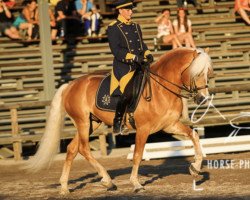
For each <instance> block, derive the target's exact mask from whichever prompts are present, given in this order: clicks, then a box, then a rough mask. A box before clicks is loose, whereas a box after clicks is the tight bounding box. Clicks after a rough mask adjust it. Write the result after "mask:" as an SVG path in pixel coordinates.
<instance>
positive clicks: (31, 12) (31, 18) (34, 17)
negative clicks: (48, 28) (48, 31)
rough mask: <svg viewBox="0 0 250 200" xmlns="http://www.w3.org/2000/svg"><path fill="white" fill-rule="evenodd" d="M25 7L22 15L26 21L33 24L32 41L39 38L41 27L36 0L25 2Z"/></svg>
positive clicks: (26, 0)
mask: <svg viewBox="0 0 250 200" xmlns="http://www.w3.org/2000/svg"><path fill="white" fill-rule="evenodd" d="M24 5H25V7H24V8H23V11H22V14H23V16H24V19H25V20H26V21H27V22H28V23H30V24H32V36H31V37H32V39H36V38H38V37H39V25H38V9H37V2H36V0H25V1H24Z"/></svg>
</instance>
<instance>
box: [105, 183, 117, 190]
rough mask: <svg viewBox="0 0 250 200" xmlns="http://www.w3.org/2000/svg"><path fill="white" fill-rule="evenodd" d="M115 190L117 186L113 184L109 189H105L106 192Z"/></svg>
mask: <svg viewBox="0 0 250 200" xmlns="http://www.w3.org/2000/svg"><path fill="white" fill-rule="evenodd" d="M116 190H117V186H116V185H115V184H112V186H111V187H108V188H107V191H116Z"/></svg>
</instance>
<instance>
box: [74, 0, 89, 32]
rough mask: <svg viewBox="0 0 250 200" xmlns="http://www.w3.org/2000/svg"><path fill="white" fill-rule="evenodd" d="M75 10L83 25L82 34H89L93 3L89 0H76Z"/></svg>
mask: <svg viewBox="0 0 250 200" xmlns="http://www.w3.org/2000/svg"><path fill="white" fill-rule="evenodd" d="M75 5H76V10H77V13H78V15H79V17H80V18H81V20H82V23H83V25H84V28H83V29H84V33H83V35H84V36H91V15H92V9H93V4H92V2H90V1H89V0H76V1H75Z"/></svg>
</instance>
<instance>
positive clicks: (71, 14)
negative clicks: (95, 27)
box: [55, 0, 77, 37]
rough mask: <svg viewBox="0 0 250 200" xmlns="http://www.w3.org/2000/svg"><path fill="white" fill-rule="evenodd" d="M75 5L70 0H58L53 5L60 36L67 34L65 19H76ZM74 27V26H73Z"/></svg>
mask: <svg viewBox="0 0 250 200" xmlns="http://www.w3.org/2000/svg"><path fill="white" fill-rule="evenodd" d="M76 16H77V13H76V7H75V4H74V2H73V1H71V0H60V1H58V3H57V4H56V7H55V19H56V26H57V30H58V31H60V36H61V37H64V35H65V34H68V32H69V31H68V30H67V29H68V28H70V27H69V26H67V20H72V19H77V18H76ZM73 28H74V27H73Z"/></svg>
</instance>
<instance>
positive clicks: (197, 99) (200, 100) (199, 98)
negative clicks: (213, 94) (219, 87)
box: [194, 94, 208, 105]
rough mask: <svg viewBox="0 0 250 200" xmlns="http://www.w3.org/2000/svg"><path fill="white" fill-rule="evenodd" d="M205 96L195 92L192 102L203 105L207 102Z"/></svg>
mask: <svg viewBox="0 0 250 200" xmlns="http://www.w3.org/2000/svg"><path fill="white" fill-rule="evenodd" d="M207 99H208V98H207V97H205V96H204V95H202V94H197V95H196V96H195V97H194V102H195V103H196V104H198V105H203V104H205V103H206V102H207Z"/></svg>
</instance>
